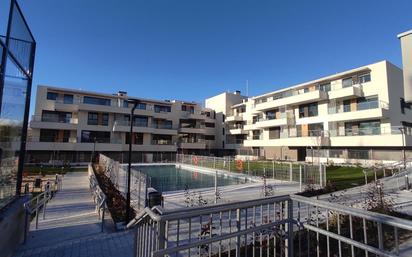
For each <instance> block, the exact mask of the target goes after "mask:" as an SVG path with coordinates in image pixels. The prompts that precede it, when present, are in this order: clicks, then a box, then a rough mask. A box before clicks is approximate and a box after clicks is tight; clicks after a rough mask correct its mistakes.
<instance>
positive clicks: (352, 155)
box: [348, 149, 369, 160]
mask: <svg viewBox="0 0 412 257" xmlns="http://www.w3.org/2000/svg"><path fill="white" fill-rule="evenodd" d="M348 158H349V159H364V160H366V159H369V150H353V149H348Z"/></svg>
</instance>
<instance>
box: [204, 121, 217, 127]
mask: <svg viewBox="0 0 412 257" xmlns="http://www.w3.org/2000/svg"><path fill="white" fill-rule="evenodd" d="M205 127H206V128H214V127H215V123H213V122H205Z"/></svg>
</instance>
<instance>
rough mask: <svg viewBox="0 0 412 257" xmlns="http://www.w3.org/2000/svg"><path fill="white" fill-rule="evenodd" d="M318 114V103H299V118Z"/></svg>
mask: <svg viewBox="0 0 412 257" xmlns="http://www.w3.org/2000/svg"><path fill="white" fill-rule="evenodd" d="M314 116H318V103H310V104H303V105H299V118H306V117H314Z"/></svg>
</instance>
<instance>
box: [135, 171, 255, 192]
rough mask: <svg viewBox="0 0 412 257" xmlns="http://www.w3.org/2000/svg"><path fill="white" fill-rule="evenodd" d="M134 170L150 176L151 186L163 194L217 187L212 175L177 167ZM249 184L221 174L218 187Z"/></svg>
mask: <svg viewBox="0 0 412 257" xmlns="http://www.w3.org/2000/svg"><path fill="white" fill-rule="evenodd" d="M133 169H134V170H139V171H141V172H143V173H144V174H146V175H148V176H149V177H150V180H151V186H152V187H154V188H155V189H156V190H158V191H161V192H167V191H178V190H185V188H189V189H198V188H208V187H214V186H215V176H214V175H213V174H212V173H204V172H199V171H190V170H185V169H180V168H178V167H176V166H175V165H162V166H134V167H133ZM247 182H250V181H249V180H247V179H245V178H244V177H234V176H227V175H223V174H219V175H218V178H217V185H218V186H229V185H238V184H244V183H247Z"/></svg>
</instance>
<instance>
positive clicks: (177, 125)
mask: <svg viewBox="0 0 412 257" xmlns="http://www.w3.org/2000/svg"><path fill="white" fill-rule="evenodd" d="M403 97H404V88H403V73H402V70H401V69H400V68H398V67H396V66H395V65H393V64H391V63H390V62H388V61H381V62H377V63H374V64H370V65H366V66H363V67H359V68H356V69H352V70H348V71H345V72H341V73H338V74H334V75H331V76H327V77H323V78H320V79H317V80H313V81H309V82H305V83H302V84H299V85H296V86H292V87H287V88H284V89H280V90H277V91H274V92H270V93H267V94H263V95H259V96H254V97H245V96H242V95H241V94H240V92H239V91H236V92H234V93H229V92H224V93H222V94H219V95H216V96H213V97H210V98H207V99H206V100H205V107H206V108H202V107H201V106H200V105H199V104H196V103H193V102H184V101H176V100H172V101H159V100H150V99H138V100H139V104H138V105H137V108H136V110H135V112H134V127H133V130H134V132H133V135H132V142H133V155H134V157H133V159H134V160H135V161H150V160H153V159H155V160H157V161H158V160H166V159H171V158H172V157H171V156H173V155H174V154H175V153H177V152H179V153H181V152H183V153H192V154H206V155H210V154H214V155H216V154H220V155H233V154H237V155H253V156H259V157H264V158H266V159H275V160H297V161H307V162H317V161H322V162H336V163H340V162H353V163H359V162H360V163H362V162H363V161H364V160H368V161H370V160H372V161H392V162H393V161H401V160H402V158H403V151H404V150H405V149H406V150H405V155H406V158H410V157H412V153H411V152H410V151H409V148H410V147H411V145H412V137H411V132H412V111H411V110H403V109H402V108H401V104H400V99H401V98H403ZM128 99H130V97H128V96H127V94H126V93H125V92H119V93H118V94H115V95H109V94H101V93H95V92H85V91H80V90H71V89H64V88H57V87H48V86H39V87H38V90H37V98H36V108H35V114H34V116H33V118H32V121H31V123H30V126H31V137H30V141H29V142H28V145H27V149H28V152H29V156H30V161H32V162H33V161H34V162H35V161H47V160H50V159H55V160H66V161H77V162H86V161H88V158H90V153H92V152H93V151H99V152H105V153H108V154H117V157H116V158H118V159H120V160H123V161H124V160H125V157H126V156H127V154H125V153H126V152H127V151H128V140H129V137H128V133H129V131H130V112H131V108H132V106H131V104H130V103H128ZM132 99H136V98H132ZM318 158H319V159H318Z"/></svg>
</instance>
